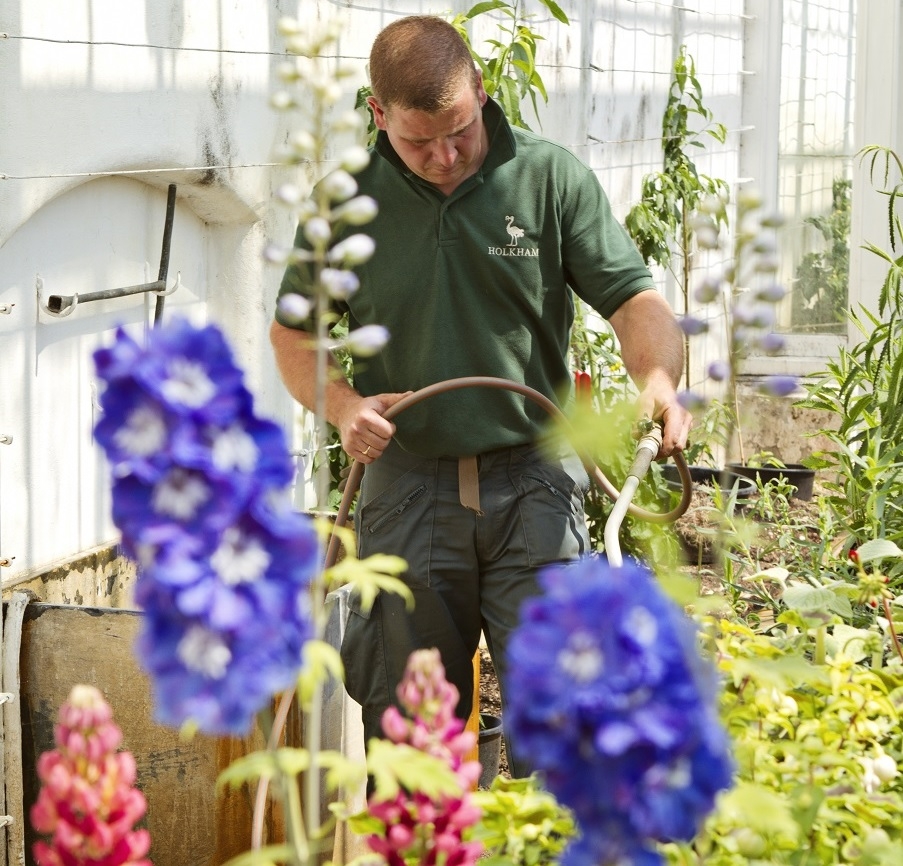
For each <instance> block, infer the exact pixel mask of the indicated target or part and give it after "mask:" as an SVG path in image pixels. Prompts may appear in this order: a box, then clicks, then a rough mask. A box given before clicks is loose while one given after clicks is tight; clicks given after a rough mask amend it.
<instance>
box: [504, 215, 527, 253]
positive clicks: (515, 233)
mask: <svg viewBox="0 0 903 866" xmlns="http://www.w3.org/2000/svg"><path fill="white" fill-rule="evenodd" d="M505 219H506V220H507V221H508V225H507V226H506V228H505V231H507V232H508V235H509V236H510V238H511V240H510V241H509V242H508V246H509V247H516V246H517V239H518V238H522V237H523V236H524V230H523V229H522V228H521V227H520V226H516V225H514V217H513V216H506V217H505Z"/></svg>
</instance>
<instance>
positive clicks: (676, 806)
mask: <svg viewBox="0 0 903 866" xmlns="http://www.w3.org/2000/svg"><path fill="white" fill-rule="evenodd" d="M539 579H540V584H541V587H542V590H543V594H542V595H540V596H538V597H536V598H534V599H531V600H530V601H528V602H527V603H526V604H525V605H524V607H523V609H522V611H521V625H520V626H519V627H518V629H517V630H516V631H515V633H514V635H513V637H512V640H511V643H510V645H509V652H508V665H509V669H510V694H511V699H510V701H509V705H508V706H507V707H506V716H505V719H506V724H507V725H508V726H509V730H510V731H511V734H512V738H513V739H514V740H515V741H516V742H517V743H518V744H519V746H520V748H521V749H522V750H523V753H524V754H525V755H530V756H532V759H533V761H534V763H535V765H536V768H537V770H539V771H540V772H541V773H542V774H543V776H544V780H545V784H546V787H547V788H548V790H549V791H550V792H551V793H552V794H554V796H555V797H556V798H557V799H558V800H559V802H561V803H562V804H564V805H566V806H568V807H570V808H571V809H572V810H573V812H574V815H575V818H576V819H577V821H578V823H579V824H580V828H581V832H582V836H581V838H580V839H579V840H578V841H577V842H576V843H574V844H573V845H572V846H571V847H570V848H569V849H568V850H567V851H566V852H565V858H564V862H565V863H568V864H570V866H574V864H580V866H582V864H590V863H593V864H599V863H631V864H649V866H653V864H661V863H663V862H664V861H663V860H662V858H661V857H660V855H658V854H657V853H656V851H655V850H654V847H653V845H654V843H655V842H663V841H676V840H688V839H691V838H693V836H695V835H696V833H697V832H698V830H699V828H700V826H701V824H702V822H703V820H704V819H705V817H706V815H707V814H708V813H709V812H710V811H711V810H712V809H713V807H714V804H715V796H716V794H717V793H718V792H719V791H721V790H723V789H725V788H727V787H728V786H729V785H730V784H731V779H732V772H733V767H732V762H731V758H730V749H729V740H728V737H727V735H726V733H725V731H724V730H723V728H722V727H721V724H720V722H719V718H718V710H717V696H716V695H717V682H716V675H715V670H714V667H712V666H711V665H709V664H708V663H707V662H704V661H703V660H702V659H701V657H700V655H699V650H698V647H697V643H696V639H697V634H696V628H695V626H694V624H693V623H692V621H691V620H690V619H689V618H688V617H687V616H686V615H685V614H684V613H683V611H682V610H681V609H680V608H678V607H677V606H676V605H675V604H674V603H673V602H672V601H671V600H670V599H668V598H667V597H666V596H665V595H664V594H663V593H662V591H661V590H660V588H659V585H658V583H657V581H656V579H655V577H654V576H653V575H652V573H651V572H650V571H649V570H648V569H647V568H644V567H642V566H640V565H639V564H637V563H633V562H631V563H626V564H625V565H624V566H622V567H620V568H613V567H611V566H610V565H608V564H607V563H606V562H605V561H604V560H603V559H601V558H598V557H587V558H585V559H583V560H580V561H579V562H577V563H573V564H570V565H561V566H553V567H550V568H546V569H545V570H543V571H542V572H541V573H540V578H539Z"/></svg>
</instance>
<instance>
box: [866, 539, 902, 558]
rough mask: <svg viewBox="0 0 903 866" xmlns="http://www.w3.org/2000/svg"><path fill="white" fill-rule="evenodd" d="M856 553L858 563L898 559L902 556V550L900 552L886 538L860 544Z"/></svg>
mask: <svg viewBox="0 0 903 866" xmlns="http://www.w3.org/2000/svg"><path fill="white" fill-rule="evenodd" d="M856 553H857V555H858V557H859V561H860V562H871V561H872V560H874V559H885V558H894V559H899V558H900V557H901V556H903V550H900V548H899V547H897V545H896V544H894V542H892V541H888V540H887V539H886V538H874V539H872V540H871V541H866V542H865V544H860V545H859V547H857V548H856Z"/></svg>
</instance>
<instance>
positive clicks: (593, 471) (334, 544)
mask: <svg viewBox="0 0 903 866" xmlns="http://www.w3.org/2000/svg"><path fill="white" fill-rule="evenodd" d="M462 388H496V389H499V390H503V391H513V392H515V393H516V394H523V395H524V396H525V397H527V398H529V399H530V400H532V401H533V402H534V403H536V404H537V405H539V406H541V407H542V408H543V409H545V410H546V412H548V414H549V415H551V416H552V417H553V418H556V419H559V420H560V421H562V422H564V423H565V424H566V425H569V422H568V419H567V416H566V415H565V414H564V413H563V412H562V411H561V409H559V408H558V406H556V405H555V404H554V403H553V402H552V401H551V400H550V399H549V398H548V397H546V396H545V395H544V394H540V393H539V391H537V390H535V389H534V388H531V387H530V386H529V385H522V384H520V383H519V382H513V381H512V380H510V379H500V378H497V377H495V376H462V377H461V378H458V379H446V380H445V381H443V382H436V383H434V384H433V385H427V386H426V387H425V388H421V389H420V390H419V391H414V392H413V393H412V394H408V396H407V397H403V398H402V399H401V400H399V401H398V402H397V403H395V404H394V405H393V406H391V407H390V408H389V409H388V410H387V411H386V412H385V413H384V415H383V417H384V418H385V419H386V420H387V421H391V420H392V419H393V418H394V417H395V416H396V415H399V414H400V413H401V412H403V411H404V410H405V409H408V408H410V407H411V406H413V405H414V404H415V403H420V402H421V401H422V400H426V399H427V398H428V397H434V396H435V395H436V394H444V393H446V392H447V391H459V390H461V389H462ZM645 435H648V434H645ZM645 442H647V440H646V439H645V436H644V438H641V439H640V442H639V443H638V445H637V454H638V455H639V454H641V453H647V452H648V447H644V443H645ZM660 445H661V435H659V446H660ZM657 453H658V448H656V449H655V452H653V453H652V454H651V455H650V456H649V458H648V460H647V461H646V464H645V466H644V467H643V470H642V472H640V473H639V476H638V478H642V476H643V475H644V474H645V473H646V471H647V470H648V469H649V465H650V464H651V462H652V460H653V458H654V457H655V455H656V454H657ZM580 459H581V461H582V462H583V466H584V468H585V469H586V471H587V474H588V475H589V477H590V479H591V480H592V481H593V483H595V485H596V486H597V487H598V488H599V489H600V490H601V491H602V492H603V493H605V495H606V496H608V497H609V498H610V499H611V500H612V501H614V502H617V501H618V499H619V498H620V496H621V491H619V490H618V489H617V487H615V486H614V484H612V483H611V481H609V480H608V478H607V477H606V475H605V473H604V472H602V470H601V469H600V468H599V467H598V466H596V464H595V463H594V462H593V461H592V460H591V459H590V458H589V457H587V456H586V455H584V454H581V455H580ZM674 462H675V464H676V465H677V471H678V473H679V475H680V480H681V483H682V486H683V490H682V495H681V498H680V502H679V503H678V504H677V505H676V506H675V507H674V508H673V509H671V510H670V511H666V512H661V513H659V512H656V511H648V510H646V509H645V508H640V507H639V506H637V505H634V504H633V503H632V502H630V501H629V500H628V501H627V502H626V503H625V506H624V507H625V513H627V514H632V515H633V516H634V517H637V518H639V519H640V520H645V521H647V522H650V523H673V522H674V521H675V520H677V518H678V517H680V516H681V515H682V514H683V513H684V512H685V511H686V510H687V507H688V506H689V504H690V498H691V495H692V481H691V480H690V470H689V468H688V467H687V462H686V460H684V457H683V455H682V454H679V453H678V454H675V455H674ZM637 469H638V467H637V460H636V459H635V460H634V466H633V467H632V468H631V474H630V475H628V478H630V477H633V475H634V473H635V472H636V471H637ZM363 474H364V464H363V463H359V462H357V461H354V462H352V464H351V471H350V473H349V475H348V481H347V482H346V485H345V491H344V493H343V495H342V501H341V503H340V504H339V510H338V513H337V514H336V517H335V525H336V526H344V525H345V523H346V522H347V521H348V514H349V512H350V511H351V503H352V502H353V501H354V495H355V493H357V489H358V487H359V486H360V483H361V478H362V477H363ZM637 486H638V485H637ZM635 490H636V487H634V491H633V492H635ZM631 495H632V493H631ZM606 547H607V545H606ZM338 551H339V539H338V537H337V536H336V535H335V534H333V535H332V537H331V538H330V540H329V546H328V547H327V548H326V558H325V567H326V568H329V567H330V566H331V565H334V564H335V561H336V557H337V556H338Z"/></svg>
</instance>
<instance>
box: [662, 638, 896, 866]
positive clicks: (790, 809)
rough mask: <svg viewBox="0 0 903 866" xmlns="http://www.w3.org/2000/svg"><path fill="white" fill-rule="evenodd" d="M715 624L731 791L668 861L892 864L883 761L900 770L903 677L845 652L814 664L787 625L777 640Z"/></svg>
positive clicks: (892, 799)
mask: <svg viewBox="0 0 903 866" xmlns="http://www.w3.org/2000/svg"><path fill="white" fill-rule="evenodd" d="M710 628H713V629H714V628H716V626H715V624H710ZM717 628H718V630H719V634H718V635H717V636H716V637H715V638H714V650H715V652H716V654H717V659H718V662H719V666H720V668H721V670H722V673H723V676H724V678H725V681H726V687H725V689H724V692H723V695H722V717H723V719H724V721H725V724H726V725H727V727H728V730H729V732H730V734H731V736H732V737H733V739H734V743H735V757H736V760H737V785H736V786H735V788H734V789H733V790H731V791H730V792H728V793H727V794H725V795H723V796H722V797H721V798H720V800H719V802H718V807H717V809H716V811H715V812H714V813H713V815H712V816H711V817H710V818H709V820H708V822H707V824H706V827H705V829H704V831H703V833H702V834H700V836H699V837H697V839H695V840H694V841H693V842H692V843H691V844H687V845H669V846H666V847H665V849H664V850H665V853H666V854H667V857H668V862H669V863H671V864H691V863H692V864H696V863H703V862H704V863H706V864H707V866H741V864H748V863H757V864H793V866H803V864H811V866H815V864H818V866H822V864H850V866H852V864H858V866H865V864H868V863H893V862H898V861H899V859H900V857H901V856H903V843H901V838H903V814H901V807H903V797H901V793H903V789H901V784H900V777H899V775H897V774H896V772H895V771H894V772H893V773H891V772H885V769H886V766H885V765H887V763H888V762H887V761H886V760H884V758H885V756H888V757H889V758H890V759H891V760H890V764H891V765H892V764H894V763H896V762H897V761H899V759H900V756H901V748H903V740H901V729H900V711H901V708H903V678H899V677H896V676H887V675H879V674H878V673H877V672H875V671H873V670H870V669H869V668H867V667H864V666H862V665H859V664H856V663H855V662H853V661H852V659H851V658H850V657H849V656H847V655H845V654H844V653H843V652H842V651H837V652H836V653H835V654H833V655H831V656H830V657H829V658H828V660H827V662H826V663H825V664H824V665H817V664H814V663H813V662H812V661H810V660H809V659H808V658H807V648H808V638H807V636H806V635H805V634H804V633H801V632H794V630H793V629H792V628H788V629H786V630H785V631H783V632H781V633H780V634H779V635H777V636H766V635H762V634H757V633H756V632H754V631H753V630H752V629H750V628H748V627H746V626H744V625H742V624H740V623H736V622H728V621H722V622H721V623H720V624H718V626H717ZM879 759H881V762H880V763H877V762H878V760H879ZM876 766H879V767H880V768H881V775H876V773H875V772H874V768H875V767H876ZM876 858H878V859H876ZM881 858H883V859H881Z"/></svg>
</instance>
